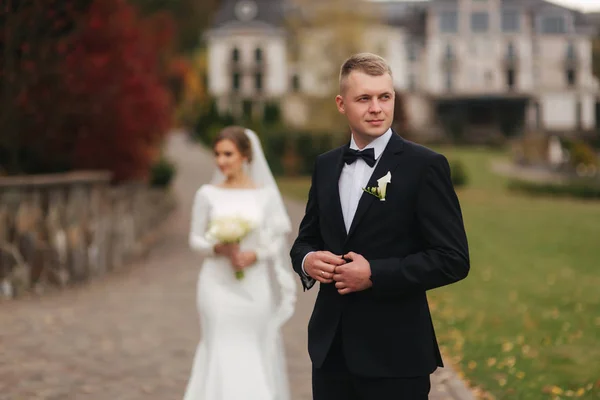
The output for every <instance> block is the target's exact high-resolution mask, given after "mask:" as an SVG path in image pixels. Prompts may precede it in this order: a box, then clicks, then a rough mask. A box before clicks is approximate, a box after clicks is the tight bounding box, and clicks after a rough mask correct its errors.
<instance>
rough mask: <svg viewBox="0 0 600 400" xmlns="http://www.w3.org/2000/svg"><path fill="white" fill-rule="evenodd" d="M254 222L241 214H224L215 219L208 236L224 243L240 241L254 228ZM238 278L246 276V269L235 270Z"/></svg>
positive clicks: (209, 228) (211, 223) (210, 225)
mask: <svg viewBox="0 0 600 400" xmlns="http://www.w3.org/2000/svg"><path fill="white" fill-rule="evenodd" d="M253 229H254V223H253V222H252V221H250V220H248V219H246V218H242V217H239V216H223V217H218V218H215V219H213V220H212V221H211V222H210V224H209V227H208V232H207V233H206V236H207V237H208V238H210V239H213V240H216V241H218V242H219V243H223V244H234V243H240V242H241V241H242V239H244V238H245V237H246V236H247V235H248V234H249V233H250V232H251V231H252V230H253ZM235 277H236V279H238V280H240V279H243V278H244V271H236V272H235Z"/></svg>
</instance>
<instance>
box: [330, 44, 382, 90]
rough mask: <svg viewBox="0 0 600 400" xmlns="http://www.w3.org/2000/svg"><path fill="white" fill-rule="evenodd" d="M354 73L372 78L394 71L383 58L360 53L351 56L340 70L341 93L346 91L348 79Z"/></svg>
mask: <svg viewBox="0 0 600 400" xmlns="http://www.w3.org/2000/svg"><path fill="white" fill-rule="evenodd" d="M352 71H359V72H362V73H365V74H367V75H371V76H381V75H384V74H390V76H392V69H391V68H390V66H389V65H388V63H387V61H385V59H384V58H383V57H380V56H378V55H377V54H373V53H358V54H354V55H352V56H350V57H349V58H348V59H347V60H346V61H344V63H343V64H342V68H341V69H340V93H342V92H343V91H344V86H345V82H346V78H348V75H350V73H351V72H352Z"/></svg>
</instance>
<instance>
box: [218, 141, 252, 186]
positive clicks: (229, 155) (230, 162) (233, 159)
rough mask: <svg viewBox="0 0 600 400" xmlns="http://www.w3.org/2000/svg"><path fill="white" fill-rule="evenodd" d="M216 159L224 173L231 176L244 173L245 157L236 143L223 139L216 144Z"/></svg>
mask: <svg viewBox="0 0 600 400" xmlns="http://www.w3.org/2000/svg"><path fill="white" fill-rule="evenodd" d="M215 160H216V162H217V167H218V168H219V169H220V170H221V172H222V173H223V175H225V176H226V177H228V178H229V177H234V176H238V175H239V174H241V173H242V167H243V165H244V160H245V157H244V156H243V155H242V153H241V152H240V150H239V149H238V148H237V146H236V145H235V143H233V142H232V141H231V140H229V139H223V140H220V141H218V142H217V144H215Z"/></svg>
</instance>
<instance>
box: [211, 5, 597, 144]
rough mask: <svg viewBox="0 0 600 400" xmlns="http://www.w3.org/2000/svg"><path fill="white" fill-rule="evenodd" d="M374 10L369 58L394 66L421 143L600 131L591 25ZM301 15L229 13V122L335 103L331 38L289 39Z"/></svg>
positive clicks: (418, 9) (582, 19) (220, 94)
mask: <svg viewBox="0 0 600 400" xmlns="http://www.w3.org/2000/svg"><path fill="white" fill-rule="evenodd" d="M369 5H370V6H373V7H376V8H378V10H379V12H380V15H381V16H382V18H381V19H380V22H379V23H377V24H373V26H372V27H370V28H369V29H368V30H366V31H365V32H364V36H365V37H364V42H363V43H364V45H363V50H364V51H371V52H375V53H378V54H380V55H382V56H383V57H384V58H386V59H387V60H388V62H389V63H390V65H391V67H392V71H393V74H394V84H395V86H396V90H397V91H398V92H400V93H403V94H404V96H405V98H406V105H407V112H408V118H409V122H410V125H411V128H412V129H413V130H414V131H416V132H420V133H422V134H436V133H440V132H443V133H450V134H456V135H463V136H464V135H466V136H469V137H473V138H476V137H481V136H489V135H490V134H492V135H494V134H499V135H504V136H511V135H515V134H519V133H522V132H523V131H525V130H537V131H544V132H551V133H558V134H573V133H578V132H591V131H593V130H594V129H595V128H596V125H597V119H598V115H597V111H596V109H597V103H598V101H599V100H598V99H599V94H600V88H599V84H598V80H597V79H596V78H594V76H593V74H592V45H591V40H592V37H593V35H594V34H595V32H596V31H595V28H594V25H593V24H592V23H591V22H590V21H589V20H588V19H587V18H586V15H585V14H582V13H580V12H577V11H574V10H571V9H568V8H565V7H562V6H558V5H555V4H553V3H551V2H549V1H546V0H430V1H425V2H423V1H415V2H410V1H387V2H386V1H383V2H373V3H369ZM295 11H297V10H296V9H294V8H293V7H291V5H290V3H288V0H224V1H223V3H222V7H221V9H220V10H219V12H218V13H217V16H216V19H215V23H214V26H213V28H212V29H211V30H210V31H209V32H207V34H206V40H207V45H208V56H209V71H208V83H209V90H210V93H211V94H212V95H213V96H214V97H215V98H216V99H217V101H218V107H219V109H220V110H221V111H228V112H232V113H234V114H242V113H243V114H247V115H252V116H260V115H261V114H262V113H263V110H264V108H265V106H266V104H268V103H269V102H275V103H278V104H280V105H281V106H282V110H283V116H284V118H285V119H286V120H287V122H288V123H291V124H293V125H298V126H301V125H302V124H304V123H305V122H306V121H307V120H309V119H310V111H309V110H310V108H308V107H307V106H306V102H307V98H311V97H312V98H314V97H318V96H323V95H326V93H328V91H327V90H326V88H327V87H328V86H327V85H328V84H332V83H333V82H331V80H332V79H331V76H332V75H331V73H330V72H331V69H334V70H336V71H337V69H338V68H339V65H333V64H332V63H331V62H328V61H330V60H328V58H327V54H328V47H327V46H328V45H329V46H331V43H328V41H327V40H326V38H327V32H326V28H325V29H312V28H311V29H305V30H300V31H298V30H296V31H294V32H293V33H292V32H291V31H290V29H289V28H288V24H287V22H286V21H287V19H288V17H289V15H290V13H293V12H295ZM292 35H293V36H292ZM298 35H300V36H301V38H298V37H296V36H298ZM326 70H329V73H323V72H324V71H326ZM332 107H333V100H332Z"/></svg>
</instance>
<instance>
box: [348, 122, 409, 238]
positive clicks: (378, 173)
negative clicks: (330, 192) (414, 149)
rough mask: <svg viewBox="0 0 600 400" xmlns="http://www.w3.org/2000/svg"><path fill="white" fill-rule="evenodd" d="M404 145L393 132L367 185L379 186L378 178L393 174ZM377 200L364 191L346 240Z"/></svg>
mask: <svg viewBox="0 0 600 400" xmlns="http://www.w3.org/2000/svg"><path fill="white" fill-rule="evenodd" d="M402 145H403V140H402V139H401V138H400V136H398V135H397V134H396V133H394V132H393V133H392V136H391V137H390V141H389V142H388V144H387V146H386V147H385V150H384V151H383V153H382V154H381V160H379V162H378V163H377V166H376V167H375V170H374V171H373V174H372V175H371V178H369V183H368V184H367V186H369V187H371V186H377V180H378V179H379V178H381V177H382V176H384V175H385V174H387V173H388V171H389V172H390V173H392V174H393V173H394V170H395V169H396V167H397V166H398V163H399V162H400V153H402ZM393 184H394V179H393V178H392V183H390V185H393ZM338 197H339V190H338ZM375 201H380V200H379V199H378V198H377V197H375V196H373V195H371V194H369V193H365V192H363V193H362V195H361V198H360V200H359V202H358V206H357V208H356V213H355V214H354V219H353V220H352V224H351V225H350V230H349V231H348V235H347V236H346V241H347V240H348V239H349V238H350V236H352V234H353V233H354V231H355V230H356V227H357V226H358V224H359V223H360V221H361V220H362V219H363V217H364V216H365V214H366V213H367V211H368V210H369V207H371V205H372V204H373V203H374V202H375Z"/></svg>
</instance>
